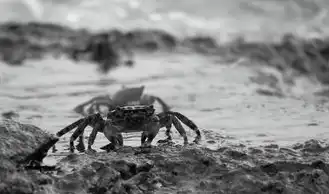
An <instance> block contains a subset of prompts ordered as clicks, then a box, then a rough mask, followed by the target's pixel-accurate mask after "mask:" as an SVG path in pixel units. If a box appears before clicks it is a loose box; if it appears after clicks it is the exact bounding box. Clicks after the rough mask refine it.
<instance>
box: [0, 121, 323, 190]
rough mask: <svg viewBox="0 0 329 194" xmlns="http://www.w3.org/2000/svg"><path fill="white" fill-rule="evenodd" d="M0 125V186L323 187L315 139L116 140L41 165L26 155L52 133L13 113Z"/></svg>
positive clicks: (319, 151)
mask: <svg viewBox="0 0 329 194" xmlns="http://www.w3.org/2000/svg"><path fill="white" fill-rule="evenodd" d="M0 128H1V133H0V138H1V141H0V143H1V147H0V155H1V163H0V168H1V172H0V174H1V176H0V178H1V181H0V193H21V194H31V193H40V194H41V193H54V194H55V193H56V194H61V193H63V194H64V193H72V194H73V193H79V194H83V193H95V194H96V193H97V194H102V193H131V194H135V193H223V194H224V193H225V194H229V193H241V194H247V193H250V194H251V193H252V194H257V193H268V194H274V193H277V194H279V193H286V194H310V193H328V192H329V161H328V157H327V150H328V149H329V147H328V145H327V144H324V143H322V142H320V141H317V140H310V141H307V142H304V143H302V144H297V145H293V146H291V147H289V148H283V147H279V146H277V145H267V146H264V147H258V148H255V147H247V146H244V145H232V146H225V145H223V146H222V147H220V148H218V149H216V150H210V149H208V148H204V147H200V146H196V145H189V146H181V145H169V144H166V145H164V144H162V145H157V146H155V147H152V148H151V149H147V150H146V149H143V150H142V149H141V148H138V147H123V148H120V149H119V150H117V151H116V152H106V151H104V152H98V153H82V154H68V155H67V156H65V157H63V158H62V159H59V160H58V162H57V164H56V165H55V166H52V167H49V166H42V165H41V166H40V165H38V164H37V163H34V164H31V161H41V160H42V159H43V157H45V155H42V154H41V157H31V155H33V156H35V153H44V151H41V152H40V150H42V149H44V150H45V149H49V148H50V147H49V146H50V145H53V144H54V143H56V141H57V139H56V138H53V136H52V135H49V134H48V133H46V132H44V131H43V130H41V129H39V128H37V127H35V126H33V125H25V124H20V123H17V122H15V121H9V120H5V121H3V122H1V125H0ZM18 156H19V157H18ZM39 156H40V155H39Z"/></svg>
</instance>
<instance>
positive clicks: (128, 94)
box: [74, 86, 170, 116]
mask: <svg viewBox="0 0 329 194" xmlns="http://www.w3.org/2000/svg"><path fill="white" fill-rule="evenodd" d="M144 88H145V86H140V87H132V88H126V87H123V88H122V89H121V90H119V91H117V92H116V93H115V94H114V95H113V97H112V98H111V97H110V96H109V95H100V96H96V97H94V98H92V99H90V100H88V101H87V102H84V103H82V104H80V105H78V106H76V107H75V108H74V111H75V112H76V113H79V114H81V115H83V116H87V115H91V114H95V113H98V112H101V109H100V107H101V106H105V107H107V108H108V110H109V111H111V110H113V109H115V107H117V106H124V105H151V104H154V103H155V102H158V103H159V104H160V105H161V106H162V110H163V111H164V112H166V111H169V110H170V107H169V106H168V105H167V103H165V102H164V101H163V100H162V99H161V98H160V97H157V96H153V95H148V94H143V92H144ZM88 106H89V107H88ZM86 107H87V109H86ZM85 109H86V110H85Z"/></svg>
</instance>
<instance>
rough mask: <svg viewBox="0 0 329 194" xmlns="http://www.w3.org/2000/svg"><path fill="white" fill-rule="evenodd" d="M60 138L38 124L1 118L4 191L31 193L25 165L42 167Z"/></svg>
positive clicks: (0, 185) (0, 169) (0, 176)
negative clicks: (48, 153) (50, 150)
mask: <svg viewBox="0 0 329 194" xmlns="http://www.w3.org/2000/svg"><path fill="white" fill-rule="evenodd" d="M57 141H58V139H57V138H56V137H54V136H53V135H51V134H48V133H46V132H45V131H43V130H41V129H40V128H38V127H36V126H33V125H28V124H21V123H19V122H16V121H13V120H3V121H1V123H0V158H1V159H0V193H21V192H23V193H31V192H30V191H31V189H32V184H30V180H29V179H30V178H29V175H28V174H27V172H25V170H24V168H36V169H40V168H42V166H41V165H40V164H41V162H42V160H43V159H44V157H45V156H46V155H47V152H48V150H49V149H50V148H51V146H52V145H54V144H55V143H56V142H57ZM20 170H22V171H20Z"/></svg>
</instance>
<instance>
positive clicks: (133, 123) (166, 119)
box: [56, 105, 201, 152]
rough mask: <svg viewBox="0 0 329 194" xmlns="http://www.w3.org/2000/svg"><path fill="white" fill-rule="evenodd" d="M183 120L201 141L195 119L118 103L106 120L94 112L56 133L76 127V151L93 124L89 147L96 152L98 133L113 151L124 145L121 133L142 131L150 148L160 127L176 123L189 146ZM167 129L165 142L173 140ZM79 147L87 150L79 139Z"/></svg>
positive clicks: (144, 139)
mask: <svg viewBox="0 0 329 194" xmlns="http://www.w3.org/2000/svg"><path fill="white" fill-rule="evenodd" d="M180 121H181V122H182V123H184V124H185V125H187V126H188V127H189V128H191V129H192V130H193V131H194V132H195V133H196V137H195V139H194V143H196V144H198V143H199V141H200V140H201V133H200V131H199V129H198V127H197V125H196V124H195V123H194V122H193V121H192V120H190V119H189V118H187V117H186V116H184V115H183V114H181V113H179V112H173V111H166V112H161V113H158V114H155V109H154V106H153V105H130V106H129V105H128V106H118V107H116V108H115V109H114V110H112V111H110V112H109V113H108V114H107V118H106V119H105V120H104V119H103V118H102V116H101V114H100V113H96V114H92V115H89V116H86V117H84V118H82V119H79V120H77V121H75V122H74V123H72V124H70V125H68V126H67V127H65V128H63V129H62V130H60V131H59V132H57V134H56V135H57V137H61V136H63V135H64V134H66V133H68V132H69V131H71V130H73V129H74V128H77V129H76V130H75V131H74V132H73V134H72V136H71V138H70V151H71V152H74V150H75V146H74V141H75V140H76V139H77V138H78V136H80V134H81V133H83V132H84V129H85V128H86V127H87V126H88V125H89V126H91V127H93V130H92V132H91V134H90V136H89V139H88V150H90V151H93V152H95V150H94V149H93V148H92V145H93V144H94V141H95V139H96V135H97V133H98V132H102V133H103V134H104V135H105V137H106V138H107V139H108V140H109V141H110V142H111V143H110V144H108V145H106V147H108V146H110V147H111V148H112V149H114V150H115V149H117V148H118V147H120V146H123V138H122V134H121V133H131V132H142V136H141V147H151V143H152V141H153V139H154V138H155V136H156V135H157V134H158V132H159V130H160V129H161V128H163V127H166V128H167V132H168V131H169V132H170V129H171V127H172V125H174V126H175V128H176V129H177V131H178V132H179V133H180V135H181V136H183V139H184V145H186V144H188V138H187V135H186V131H185V129H184V127H183V126H182V124H181V123H180ZM167 132H166V135H167V139H166V141H171V140H172V137H171V135H170V133H167ZM104 147H105V146H104ZM77 150H78V151H80V152H83V151H85V146H84V143H83V141H80V142H79V144H78V146H77Z"/></svg>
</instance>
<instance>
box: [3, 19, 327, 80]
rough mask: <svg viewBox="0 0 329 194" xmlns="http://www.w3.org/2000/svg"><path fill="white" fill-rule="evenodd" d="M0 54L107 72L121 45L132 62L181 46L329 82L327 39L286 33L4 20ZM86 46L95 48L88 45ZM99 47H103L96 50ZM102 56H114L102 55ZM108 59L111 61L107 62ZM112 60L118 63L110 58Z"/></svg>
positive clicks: (10, 59) (13, 61) (16, 60)
mask: <svg viewBox="0 0 329 194" xmlns="http://www.w3.org/2000/svg"><path fill="white" fill-rule="evenodd" d="M0 32H1V37H0V56H1V57H0V58H1V59H2V60H3V61H5V62H6V63H7V64H10V65H22V64H23V63H24V61H25V60H27V59H42V58H43V57H45V56H49V55H50V56H53V57H55V58H56V57H59V56H61V55H65V56H67V57H68V58H70V59H72V60H74V61H79V60H88V61H91V62H94V63H96V64H100V69H101V70H102V69H103V70H102V71H104V72H107V71H109V70H110V69H111V68H113V67H116V66H117V65H121V63H118V64H117V62H116V60H117V59H119V58H120V56H117V55H118V54H117V53H116V50H117V49H121V50H124V51H125V53H126V54H127V56H128V60H127V61H126V62H124V63H122V64H123V65H127V66H133V64H134V57H133V56H134V54H133V53H135V52H136V51H138V52H141V51H146V52H147V53H152V52H154V51H165V52H175V51H179V50H180V49H183V51H186V50H189V51H190V52H194V53H199V54H203V55H212V56H221V57H222V58H223V59H224V60H227V61H231V62H232V61H234V60H238V59H240V58H241V57H244V58H248V59H250V60H253V61H258V62H261V63H263V64H264V65H268V66H271V67H275V68H276V69H278V70H279V71H282V72H284V71H286V70H287V69H293V70H295V71H296V72H297V73H299V74H304V75H305V74H306V75H315V77H317V78H318V80H320V81H321V82H322V83H325V84H327V83H329V79H328V77H329V76H328V74H329V67H328V61H329V49H328V48H329V41H328V40H329V39H328V38H327V37H323V38H313V39H305V38H301V37H297V36H296V35H293V34H286V35H284V36H283V37H282V39H281V40H280V41H278V42H255V41H254V42H253V41H246V40H245V39H244V37H239V38H236V39H234V40H232V41H230V42H228V43H225V44H224V43H220V42H217V41H216V39H215V38H213V37H210V36H205V35H202V36H201V35H200V36H192V37H185V38H183V39H180V38H178V37H176V36H175V35H173V34H170V33H168V32H166V31H164V30H156V29H132V30H129V31H121V30H117V29H112V30H110V29H109V30H106V31H100V32H90V31H88V30H86V29H72V28H70V27H67V26H62V25H59V24H50V23H36V22H30V23H15V22H11V23H4V24H2V25H0ZM104 35H106V36H108V37H109V44H110V45H112V46H113V49H112V50H113V51H112V50H111V49H109V50H108V51H104V52H106V53H105V54H102V51H103V50H104V49H101V48H105V47H107V46H106V45H105V44H104V45H99V44H98V43H99V42H104V41H102V40H101V39H102V37H104ZM87 47H90V48H94V49H86V48H87ZM97 48H99V49H97ZM102 56H111V57H109V59H104V57H102ZM104 60H109V64H110V65H105V66H104V63H103V62H104ZM111 60H114V61H111Z"/></svg>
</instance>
